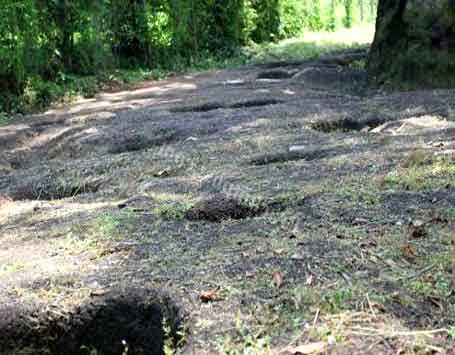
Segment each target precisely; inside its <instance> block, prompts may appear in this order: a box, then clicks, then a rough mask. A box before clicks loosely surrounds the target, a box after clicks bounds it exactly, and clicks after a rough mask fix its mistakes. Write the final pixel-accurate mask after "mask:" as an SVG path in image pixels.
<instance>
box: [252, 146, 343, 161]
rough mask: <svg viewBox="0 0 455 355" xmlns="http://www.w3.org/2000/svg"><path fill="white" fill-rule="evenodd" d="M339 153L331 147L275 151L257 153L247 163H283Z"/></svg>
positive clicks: (310, 159)
mask: <svg viewBox="0 0 455 355" xmlns="http://www.w3.org/2000/svg"><path fill="white" fill-rule="evenodd" d="M336 154H339V152H335V151H334V150H333V149H319V150H311V151H306V150H304V151H294V152H283V153H275V154H264V155H259V156H257V157H255V158H253V159H251V160H250V162H249V164H251V165H267V164H274V163H285V162H288V161H297V160H307V161H312V160H317V159H323V158H325V157H328V156H333V155H336Z"/></svg>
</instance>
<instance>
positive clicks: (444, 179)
mask: <svg viewBox="0 0 455 355" xmlns="http://www.w3.org/2000/svg"><path fill="white" fill-rule="evenodd" d="M384 182H385V183H386V184H388V185H391V186H397V187H402V188H405V189H408V190H425V189H434V188H441V187H448V186H453V185H454V182H455V159H454V158H453V157H450V156H440V157H430V156H426V155H424V154H423V153H412V154H411V156H410V157H409V158H408V159H407V160H405V161H404V162H403V164H401V165H400V166H399V167H397V168H396V169H394V170H392V171H391V172H389V174H387V176H386V177H385V179H384Z"/></svg>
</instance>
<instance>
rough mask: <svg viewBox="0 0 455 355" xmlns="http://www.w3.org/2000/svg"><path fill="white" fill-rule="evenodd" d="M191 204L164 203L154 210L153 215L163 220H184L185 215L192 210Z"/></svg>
mask: <svg viewBox="0 0 455 355" xmlns="http://www.w3.org/2000/svg"><path fill="white" fill-rule="evenodd" d="M191 206H192V205H191V204H190V203H186V202H171V203H164V204H162V205H160V206H158V207H155V208H154V209H153V213H154V214H155V215H156V216H158V217H160V218H163V219H174V220H182V219H183V218H184V217H185V213H186V212H187V211H188V210H189V209H190V208H191Z"/></svg>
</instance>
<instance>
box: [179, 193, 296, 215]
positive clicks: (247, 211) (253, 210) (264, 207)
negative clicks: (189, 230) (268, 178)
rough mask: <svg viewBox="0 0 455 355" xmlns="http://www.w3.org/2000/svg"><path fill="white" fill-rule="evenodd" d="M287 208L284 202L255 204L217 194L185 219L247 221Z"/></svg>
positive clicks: (195, 208) (202, 202)
mask: <svg viewBox="0 0 455 355" xmlns="http://www.w3.org/2000/svg"><path fill="white" fill-rule="evenodd" d="M286 207H287V206H286V204H285V203H284V202H282V201H272V202H270V203H258V204H254V203H252V202H251V203H248V201H246V200H245V201H244V200H239V199H236V198H233V197H228V196H225V195H223V194H217V195H215V196H213V197H211V198H208V199H204V200H202V201H200V202H198V203H196V204H195V205H194V206H193V207H192V208H191V209H189V210H188V211H187V212H186V214H185V217H186V218H187V219H189V220H194V221H198V220H204V221H209V222H221V221H223V220H227V219H245V218H250V217H255V216H259V215H261V214H264V213H267V212H274V211H276V212H278V211H283V210H284V209H285V208H286Z"/></svg>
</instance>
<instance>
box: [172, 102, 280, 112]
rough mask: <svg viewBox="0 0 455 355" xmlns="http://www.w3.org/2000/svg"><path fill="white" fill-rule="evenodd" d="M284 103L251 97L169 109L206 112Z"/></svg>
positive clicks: (173, 110)
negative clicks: (245, 99)
mask: <svg viewBox="0 0 455 355" xmlns="http://www.w3.org/2000/svg"><path fill="white" fill-rule="evenodd" d="M281 103H284V101H282V100H275V99H253V100H248V101H243V102H236V103H233V104H224V103H216V102H211V103H205V104H202V105H199V106H190V107H188V106H187V107H176V108H173V109H171V112H175V113H182V112H208V111H213V110H218V109H239V108H249V107H262V106H269V105H278V104H281Z"/></svg>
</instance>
